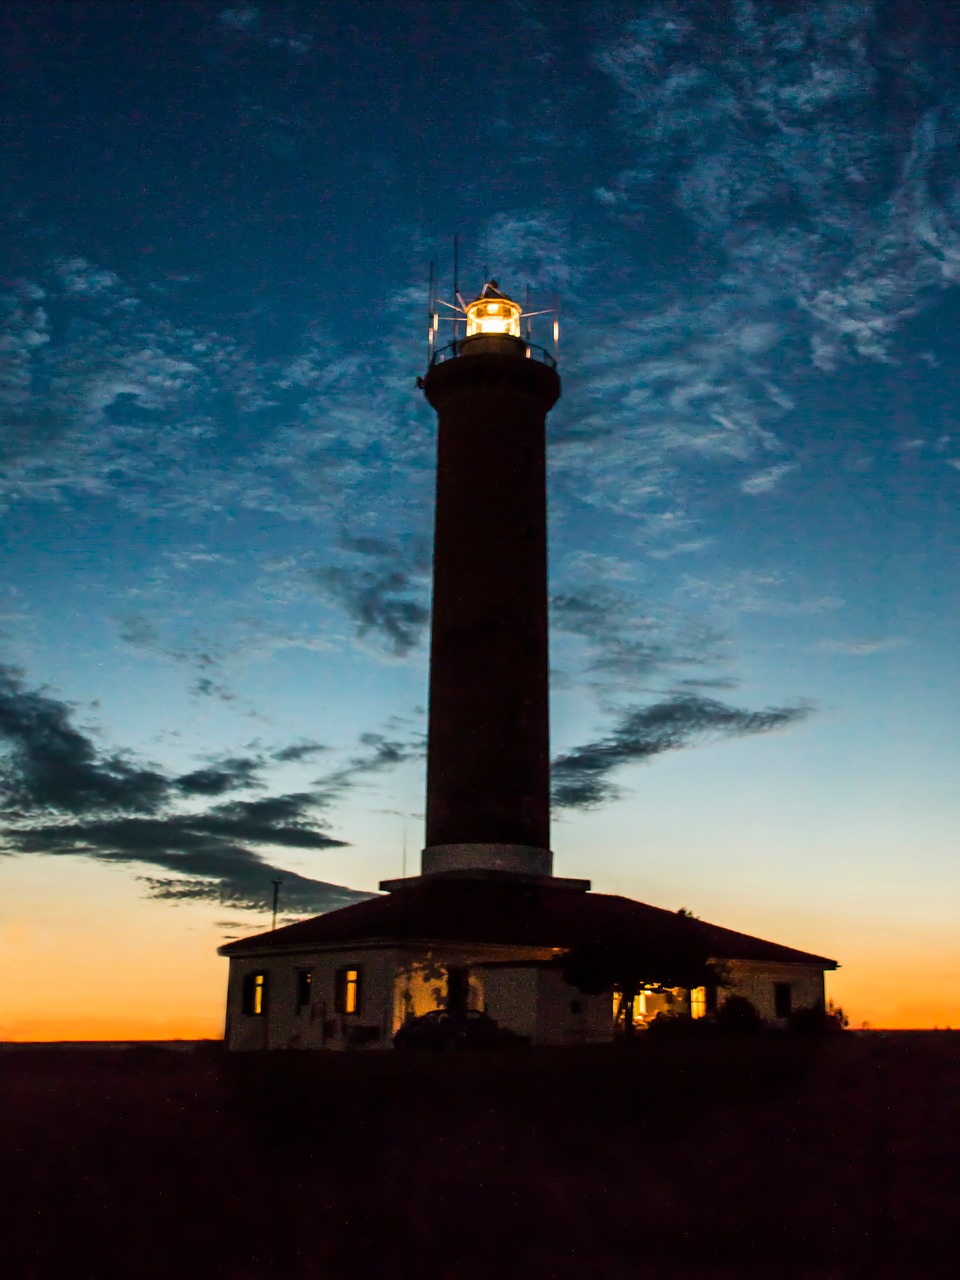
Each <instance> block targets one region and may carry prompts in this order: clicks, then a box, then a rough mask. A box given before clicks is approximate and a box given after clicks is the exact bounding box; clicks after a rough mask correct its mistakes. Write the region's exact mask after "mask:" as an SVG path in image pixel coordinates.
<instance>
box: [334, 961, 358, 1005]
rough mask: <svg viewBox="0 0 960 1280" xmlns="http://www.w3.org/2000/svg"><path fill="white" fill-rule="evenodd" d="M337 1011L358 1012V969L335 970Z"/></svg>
mask: <svg viewBox="0 0 960 1280" xmlns="http://www.w3.org/2000/svg"><path fill="white" fill-rule="evenodd" d="M336 995H337V999H336V1008H337V1013H359V1012H360V970H359V969H338V970H337V992H336Z"/></svg>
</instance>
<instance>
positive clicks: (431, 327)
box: [427, 262, 440, 367]
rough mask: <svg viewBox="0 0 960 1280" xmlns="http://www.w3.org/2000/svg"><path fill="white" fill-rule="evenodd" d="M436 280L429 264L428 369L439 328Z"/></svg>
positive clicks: (431, 264) (431, 265)
mask: <svg viewBox="0 0 960 1280" xmlns="http://www.w3.org/2000/svg"><path fill="white" fill-rule="evenodd" d="M436 288H437V284H436V280H435V278H434V271H433V263H432V262H431V263H430V284H429V286H428V288H427V366H428V367H429V365H430V362H431V360H432V359H433V344H434V341H435V339H436V334H437V330H438V329H439V327H440V317H439V316H438V315H437V303H436V296H435V295H436Z"/></svg>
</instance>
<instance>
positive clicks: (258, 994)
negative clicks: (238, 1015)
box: [243, 973, 267, 1018]
mask: <svg viewBox="0 0 960 1280" xmlns="http://www.w3.org/2000/svg"><path fill="white" fill-rule="evenodd" d="M266 1009H267V975H266V974H265V973H248V974H245V975H244V979H243V1012H244V1013H246V1014H250V1015H251V1016H252V1017H255V1018H258V1017H262V1016H263V1014H264V1013H265V1012H266Z"/></svg>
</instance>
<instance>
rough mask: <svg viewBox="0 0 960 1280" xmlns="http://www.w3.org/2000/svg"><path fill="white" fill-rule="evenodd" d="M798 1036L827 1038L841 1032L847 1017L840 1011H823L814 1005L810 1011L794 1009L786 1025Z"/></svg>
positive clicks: (820, 1006) (831, 1009)
mask: <svg viewBox="0 0 960 1280" xmlns="http://www.w3.org/2000/svg"><path fill="white" fill-rule="evenodd" d="M787 1025H788V1026H789V1028H790V1030H791V1031H792V1032H794V1034H795V1035H798V1036H829V1035H834V1034H835V1033H836V1032H838V1031H842V1030H843V1029H844V1027H845V1026H846V1025H847V1017H846V1014H845V1013H844V1012H843V1010H842V1009H834V1008H833V1006H832V1005H831V1006H830V1008H829V1009H824V1008H823V1006H822V1005H815V1006H814V1007H813V1008H812V1009H794V1011H793V1013H791V1015H790V1020H789V1022H788V1024H787Z"/></svg>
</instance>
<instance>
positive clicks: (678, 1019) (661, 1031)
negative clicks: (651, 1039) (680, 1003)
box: [645, 1013, 716, 1040]
mask: <svg viewBox="0 0 960 1280" xmlns="http://www.w3.org/2000/svg"><path fill="white" fill-rule="evenodd" d="M715 1030H716V1024H715V1022H714V1019H713V1018H691V1017H690V1015H689V1013H658V1014H657V1016H656V1017H655V1018H654V1019H653V1021H652V1022H651V1023H650V1024H649V1026H648V1027H647V1030H646V1032H645V1034H646V1035H655V1036H657V1037H658V1038H659V1037H660V1036H669V1037H671V1038H676V1039H680V1040H686V1039H692V1038H697V1039H701V1038H703V1037H706V1036H711V1035H713V1033H714V1031H715Z"/></svg>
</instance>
